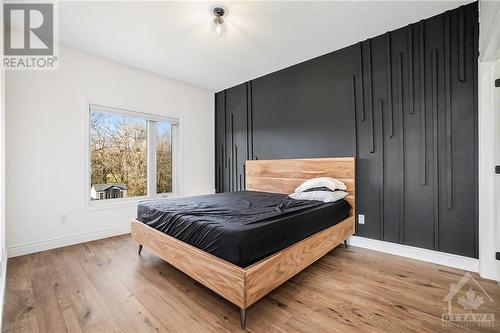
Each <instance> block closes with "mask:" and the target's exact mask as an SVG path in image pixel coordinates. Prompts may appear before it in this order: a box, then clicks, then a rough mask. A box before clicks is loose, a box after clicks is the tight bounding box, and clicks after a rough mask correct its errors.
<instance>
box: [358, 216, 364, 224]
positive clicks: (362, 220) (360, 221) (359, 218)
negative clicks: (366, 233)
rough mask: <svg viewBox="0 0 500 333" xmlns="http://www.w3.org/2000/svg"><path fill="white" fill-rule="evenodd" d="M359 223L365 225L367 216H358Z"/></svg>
mask: <svg viewBox="0 0 500 333" xmlns="http://www.w3.org/2000/svg"><path fill="white" fill-rule="evenodd" d="M358 223H359V224H365V216H364V215H361V214H359V215H358Z"/></svg>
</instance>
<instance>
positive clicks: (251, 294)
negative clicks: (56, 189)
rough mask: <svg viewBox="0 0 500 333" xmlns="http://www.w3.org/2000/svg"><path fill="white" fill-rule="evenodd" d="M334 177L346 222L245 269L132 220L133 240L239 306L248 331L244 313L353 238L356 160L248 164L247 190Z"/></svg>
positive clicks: (288, 188)
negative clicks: (345, 205) (346, 208)
mask: <svg viewBox="0 0 500 333" xmlns="http://www.w3.org/2000/svg"><path fill="white" fill-rule="evenodd" d="M315 177H333V178H337V179H339V180H341V181H343V182H344V183H345V184H346V186H347V190H346V191H347V192H349V195H348V196H347V198H346V200H347V201H348V202H349V203H350V204H351V206H352V209H351V211H350V213H349V216H348V217H347V218H346V219H345V220H344V221H342V222H340V223H338V224H336V225H334V226H332V227H330V228H327V229H324V230H322V231H320V232H317V233H316V234H314V235H311V236H309V237H307V238H306V239H303V240H301V241H299V242H297V243H295V244H293V245H290V246H289V247H287V248H285V249H283V250H281V251H279V252H277V253H275V254H273V255H270V256H269V257H267V258H264V259H262V260H260V261H258V262H256V263H254V264H252V265H250V266H248V267H245V268H242V267H239V266H237V265H234V264H232V263H230V262H228V261H226V260H223V259H220V258H218V257H216V256H214V255H212V254H209V253H207V252H204V251H202V250H200V249H198V248H196V247H194V246H191V245H189V244H187V243H184V242H182V241H180V240H178V239H176V238H173V237H171V236H168V235H166V234H164V233H162V232H160V231H158V230H156V229H153V228H151V227H149V226H147V225H145V224H144V223H141V222H139V221H137V220H136V219H134V220H133V221H132V239H134V240H135V241H137V242H138V243H139V254H140V253H141V249H142V246H143V245H145V246H147V247H148V248H149V249H150V250H151V251H153V252H154V253H155V254H156V255H158V256H159V257H160V258H162V259H163V260H165V261H167V262H168V263H170V264H171V265H173V266H175V267H176V268H178V269H179V270H181V271H183V272H184V273H186V274H187V275H189V276H190V277H192V278H193V279H195V280H196V281H198V282H200V283H201V284H203V285H205V286H206V287H208V288H210V289H211V290H213V291H215V292H216V293H217V294H219V295H221V296H222V297H224V298H225V299H227V300H228V301H230V302H231V303H233V304H235V305H237V306H238V307H239V308H240V320H241V327H242V328H245V322H246V309H247V308H248V307H249V306H250V305H252V304H253V303H255V302H257V301H258V300H259V299H260V298H262V297H264V296H265V295H267V294H268V293H269V292H271V291H272V290H273V289H275V288H276V287H278V286H280V285H281V284H282V283H284V282H286V281H287V280H288V279H290V278H291V277H292V276H294V275H295V274H297V273H299V272H300V271H302V270H303V269H305V268H306V267H307V266H309V265H310V264H312V263H313V262H315V261H316V260H318V259H319V258H321V257H322V256H323V255H325V254H326V253H328V252H329V251H331V250H332V249H333V248H335V247H336V246H337V245H339V244H341V243H342V242H345V244H346V246H347V239H348V238H349V237H350V236H352V235H353V234H354V223H355V222H354V221H355V218H354V216H355V215H354V212H355V159H354V157H342V158H318V159H289V160H252V161H246V189H247V190H253V191H263V192H274V193H284V194H289V193H292V192H293V191H294V189H295V188H296V187H297V186H298V185H300V184H301V183H302V182H304V181H305V180H307V179H311V178H315Z"/></svg>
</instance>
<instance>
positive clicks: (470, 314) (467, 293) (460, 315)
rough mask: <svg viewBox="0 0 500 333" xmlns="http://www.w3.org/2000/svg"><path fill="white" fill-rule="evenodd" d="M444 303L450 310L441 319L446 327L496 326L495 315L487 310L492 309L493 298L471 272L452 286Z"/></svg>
mask: <svg viewBox="0 0 500 333" xmlns="http://www.w3.org/2000/svg"><path fill="white" fill-rule="evenodd" d="M443 301H444V302H446V304H447V308H448V311H447V312H446V313H443V314H442V318H441V319H442V325H443V326H445V327H449V326H459V327H494V326H495V314H494V313H491V312H490V311H488V310H487V309H488V308H490V309H491V306H492V303H494V301H493V298H492V297H491V296H490V295H489V294H488V293H487V292H486V290H484V289H483V287H481V285H480V284H479V283H478V282H477V281H476V280H475V279H474V278H473V277H472V275H471V274H470V273H469V272H467V273H465V275H464V276H463V277H462V278H461V279H460V280H459V281H458V282H457V283H452V284H451V285H450V290H449V292H448V294H447V295H446V296H445V297H444V298H443ZM488 305H489V307H488Z"/></svg>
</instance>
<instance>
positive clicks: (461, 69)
mask: <svg viewBox="0 0 500 333" xmlns="http://www.w3.org/2000/svg"><path fill="white" fill-rule="evenodd" d="M464 20H465V18H464V8H463V7H460V8H458V79H459V80H460V81H462V82H465V31H464V29H465V25H464Z"/></svg>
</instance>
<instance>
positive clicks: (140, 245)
mask: <svg viewBox="0 0 500 333" xmlns="http://www.w3.org/2000/svg"><path fill="white" fill-rule="evenodd" d="M141 251H142V244H139V251H138V254H139V255H141Z"/></svg>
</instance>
